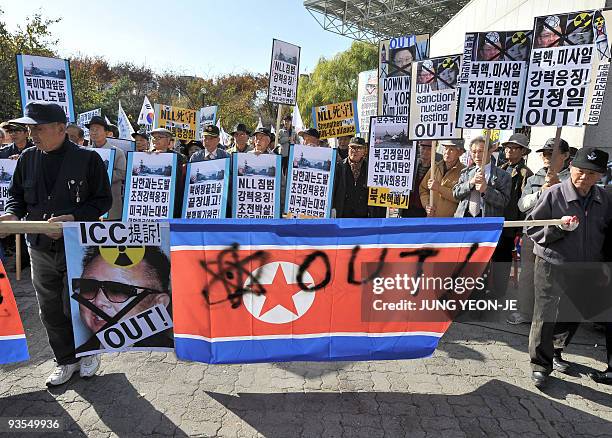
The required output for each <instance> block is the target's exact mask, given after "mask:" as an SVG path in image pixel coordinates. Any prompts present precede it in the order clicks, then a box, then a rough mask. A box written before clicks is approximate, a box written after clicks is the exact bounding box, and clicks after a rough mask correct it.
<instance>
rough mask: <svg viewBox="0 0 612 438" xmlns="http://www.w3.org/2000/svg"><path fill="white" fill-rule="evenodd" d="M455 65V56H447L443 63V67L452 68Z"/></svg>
mask: <svg viewBox="0 0 612 438" xmlns="http://www.w3.org/2000/svg"><path fill="white" fill-rule="evenodd" d="M453 65H455V63H454V62H453V58H446V59H445V60H444V62H443V63H442V68H452V67H453Z"/></svg>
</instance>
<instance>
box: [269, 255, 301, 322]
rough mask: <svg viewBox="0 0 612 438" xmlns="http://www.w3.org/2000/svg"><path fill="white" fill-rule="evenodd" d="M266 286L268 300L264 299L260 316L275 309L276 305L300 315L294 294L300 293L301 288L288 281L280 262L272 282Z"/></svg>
mask: <svg viewBox="0 0 612 438" xmlns="http://www.w3.org/2000/svg"><path fill="white" fill-rule="evenodd" d="M264 287H265V288H266V295H265V296H266V301H264V304H263V307H262V308H261V312H259V315H260V316H261V315H264V314H265V313H266V312H268V311H270V310H272V309H274V308H275V307H276V306H281V307H284V308H285V309H287V310H288V311H289V312H291V313H293V314H294V315H296V316H299V313H298V311H297V309H296V308H295V303H294V302H293V296H294V295H295V294H296V293H298V292H299V291H300V289H299V287H298V286H297V283H294V284H290V283H288V282H287V279H286V278H285V273H284V271H283V269H282V268H281V265H280V264H279V265H278V266H277V267H276V272H275V273H274V280H272V283H271V284H269V285H267V284H266V285H264ZM296 289H297V290H296Z"/></svg>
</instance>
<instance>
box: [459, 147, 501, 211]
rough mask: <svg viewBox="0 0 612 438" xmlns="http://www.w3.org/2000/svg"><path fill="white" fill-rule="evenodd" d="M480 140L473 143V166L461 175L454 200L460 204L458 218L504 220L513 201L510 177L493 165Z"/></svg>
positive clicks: (471, 150)
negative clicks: (497, 218) (507, 208)
mask: <svg viewBox="0 0 612 438" xmlns="http://www.w3.org/2000/svg"><path fill="white" fill-rule="evenodd" d="M485 145H486V140H485V139H484V137H482V136H479V137H476V138H474V139H472V141H471V143H470V156H471V157H472V162H473V163H474V164H473V165H472V166H470V167H467V168H465V169H463V170H462V171H461V175H460V176H459V182H458V183H457V184H456V185H455V187H453V196H454V197H455V199H457V200H458V201H459V205H458V206H457V210H456V211H455V217H495V216H497V217H500V216H503V215H504V211H505V209H506V206H507V205H508V201H509V200H510V186H511V184H512V180H511V178H510V175H509V174H508V173H507V172H506V171H504V170H502V169H500V168H499V167H497V166H495V165H493V164H492V163H491V151H490V150H485V149H486V148H485Z"/></svg>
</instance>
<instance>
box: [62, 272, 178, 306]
mask: <svg viewBox="0 0 612 438" xmlns="http://www.w3.org/2000/svg"><path fill="white" fill-rule="evenodd" d="M72 291H73V293H75V294H78V295H80V296H82V297H83V298H85V299H86V300H89V301H92V300H93V299H94V298H96V296H97V295H98V293H99V292H100V291H102V293H103V294H104V296H105V297H106V299H107V300H108V301H110V302H111V303H116V304H121V303H125V302H126V301H127V300H129V299H130V298H134V297H135V296H137V295H139V294H142V293H146V294H162V293H168V292H162V291H159V290H155V289H150V288H147V287H141V286H134V285H131V284H124V283H119V282H116V281H98V280H93V279H91V278H73V279H72Z"/></svg>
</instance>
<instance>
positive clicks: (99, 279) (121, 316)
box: [64, 222, 174, 357]
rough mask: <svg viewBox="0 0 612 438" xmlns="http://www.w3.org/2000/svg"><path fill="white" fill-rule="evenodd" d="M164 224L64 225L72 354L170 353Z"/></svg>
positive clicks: (166, 253)
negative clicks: (134, 351) (144, 351)
mask: <svg viewBox="0 0 612 438" xmlns="http://www.w3.org/2000/svg"><path fill="white" fill-rule="evenodd" d="M168 230H169V228H168V224H164V223H159V222H158V223H151V222H146V223H143V222H129V223H123V222H71V223H70V224H67V225H66V226H65V227H64V246H65V248H66V267H67V271H68V294H69V302H70V309H71V317H72V327H73V331H74V345H75V348H76V356H77V357H81V356H89V355H92V354H97V353H107V352H109V353H110V352H117V351H129V350H136V351H142V350H154V351H172V348H173V346H174V341H173V334H172V327H173V323H172V317H171V309H172V304H171V300H172V295H171V293H170V260H169V249H170V248H169V246H170V241H169V233H168Z"/></svg>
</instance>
